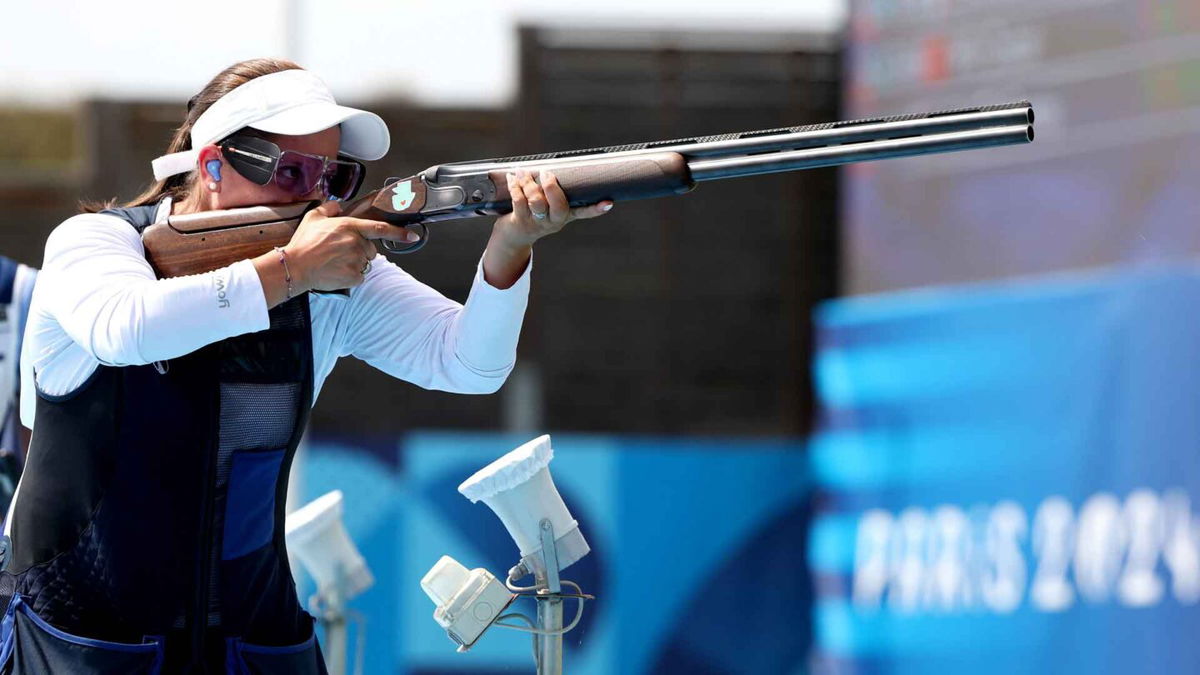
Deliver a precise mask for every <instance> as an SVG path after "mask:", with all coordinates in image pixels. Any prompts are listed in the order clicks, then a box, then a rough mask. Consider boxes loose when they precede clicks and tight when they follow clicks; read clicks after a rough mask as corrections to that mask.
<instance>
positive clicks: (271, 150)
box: [217, 133, 367, 201]
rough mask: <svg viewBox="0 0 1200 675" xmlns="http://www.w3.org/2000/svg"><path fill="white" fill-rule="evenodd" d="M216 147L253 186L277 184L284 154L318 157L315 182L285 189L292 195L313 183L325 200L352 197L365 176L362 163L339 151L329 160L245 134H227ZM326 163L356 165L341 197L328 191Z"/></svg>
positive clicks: (308, 191)
mask: <svg viewBox="0 0 1200 675" xmlns="http://www.w3.org/2000/svg"><path fill="white" fill-rule="evenodd" d="M217 147H218V148H220V149H221V154H222V155H223V156H224V157H225V161H227V162H229V165H230V166H232V167H233V169H234V171H237V172H238V175H240V176H241V177H243V178H245V179H246V180H248V181H250V182H251V183H254V184H256V185H267V184H269V183H271V182H276V185H278V182H277V181H274V179H275V172H276V170H277V169H278V168H279V160H280V159H282V158H283V154H284V153H292V154H295V155H300V156H303V157H310V158H312V159H319V160H321V162H322V165H321V172H320V173H319V174H318V178H317V183H316V184H314V185H312V186H311V187H310V188H309V189H308V190H307V191H305V192H304V193H303V194H296V193H295V192H293V191H291V190H288V192H289V193H291V194H296V196H297V197H303V196H304V195H307V194H308V193H310V192H312V191H313V189H315V188H316V187H317V184H320V185H322V192H323V193H324V195H325V198H326V199H333V200H336V201H347V200H349V199H353V198H354V196H355V195H357V194H358V190H359V188H361V187H362V184H363V181H364V180H366V177H367V167H366V166H365V165H364V164H363V163H362V162H360V161H358V160H356V159H353V158H351V157H346V156H344V155H341V154H339V155H338V156H337V159H330V158H328V157H325V156H323V155H311V154H308V153H306V152H298V151H296V150H281V149H280V148H279V146H278V145H276V144H275V143H272V142H271V141H268V140H267V139H265V138H259V137H258V136H252V135H249V134H245V133H238V134H234V135H232V136H229V137H227V138H225V139H224V140H222V141H221V142H219V143H217ZM330 164H352V165H355V166H357V167H358V179H357V180H356V181H355V183H354V187H353V188H352V189H351V190H350V191H349V193H348V194H347V195H346V196H344V197H343V196H337V197H335V196H332V195H331V194H330V192H329V185H328V183H327V181H325V180H324V178H325V171H326V169H328V168H329V165H330ZM281 189H282V187H281Z"/></svg>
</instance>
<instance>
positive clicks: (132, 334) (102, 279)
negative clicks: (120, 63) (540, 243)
mask: <svg viewBox="0 0 1200 675" xmlns="http://www.w3.org/2000/svg"><path fill="white" fill-rule="evenodd" d="M169 213H170V202H169V200H164V201H163V202H162V203H160V205H159V209H158V211H157V218H156V221H157V222H162V221H164V220H165V218H166V216H167V215H168V214H169ZM529 268H532V263H530V265H529V266H528V268H527V269H526V270H525V272H524V274H523V275H522V276H521V278H520V279H519V280H518V281H517V282H516V283H515V284H514V285H513V286H512V287H510V288H508V289H505V290H500V289H497V288H495V287H493V286H491V285H490V284H488V283H487V282H486V281H484V279H483V266H482V261H481V262H480V264H479V266H478V267H477V269H476V273H475V281H474V284H473V285H472V287H471V292H470V295H469V296H468V298H467V301H466V304H465V305H460V304H459V303H457V302H454V301H453V300H450V299H448V298H446V297H444V296H443V295H441V294H440V293H438V292H437V291H435V290H433V289H432V288H430V287H429V286H426V285H425V284H423V283H421V282H419V281H417V280H416V279H414V278H413V277H412V276H411V275H409V274H408V273H406V272H405V271H404V270H402V269H400V268H399V267H398V266H396V265H395V264H393V263H391V262H389V261H388V260H387V259H386V258H384V257H382V256H379V255H377V256H376V257H375V259H374V260H373V261H372V262H371V269H370V271H369V272H368V273H367V276H366V279H365V280H364V281H363V283H362V284H361V285H359V286H356V287H354V288H353V289H351V291H350V295H349V297H346V296H338V295H327V294H315V293H310V294H309V296H308V298H309V300H308V302H309V313H310V316H311V321H312V333H313V341H312V343H313V379H314V382H313V400H314V401H315V400H316V397H317V394H319V393H320V390H321V385H322V384H323V383H324V381H325V378H326V377H327V376H328V375H329V373H330V371H331V370H333V365H334V363H335V362H336V361H337V359H338V358H339V357H341V356H347V355H353V356H356V357H358V358H360V359H362V360H364V361H366V362H367V363H370V364H371V365H373V366H375V367H376V368H379V369H380V370H382V371H384V372H386V373H388V374H390V375H393V376H394V377H398V378H400V379H403V380H407V381H409V382H412V383H414V384H417V385H419V386H421V387H424V388H426V389H440V390H444V391H453V392H460V393H491V392H494V391H496V390H497V389H499V388H500V385H502V384H503V383H504V380H505V378H506V377H507V376H508V373H509V372H510V371H511V370H512V367H513V365H514V363H515V360H516V348H517V339H518V337H519V334H520V331H521V322H522V320H523V318H524V314H525V307H526V304H527V301H528V294H529V275H530V269H529ZM269 325H270V321H269V318H268V315H267V302H266V297H265V295H264V293H263V289H262V284H261V282H260V280H259V278H258V273H257V272H256V271H255V269H254V265H253V264H252V263H251V262H250V261H249V260H243V261H241V262H237V263H234V264H232V265H230V266H228V267H224V268H221V269H218V270H215V271H212V272H208V273H206V274H199V275H194V276H187V277H177V278H173V279H156V278H155V275H154V272H153V270H152V269H151V268H150V264H149V263H148V262H146V258H145V250H144V249H143V247H142V240H141V237H140V236H139V235H138V233H137V231H136V230H134V229H133V228H132V227H130V225H129V224H128V223H127V222H125V221H124V220H122V219H120V218H118V217H116V216H111V215H102V214H81V215H77V216H74V217H72V218H70V219H68V220H66V221H65V222H63V223H62V224H61V225H59V226H58V227H57V228H55V230H54V232H53V233H52V234H51V235H50V238H49V239H48V240H47V242H46V255H45V259H44V261H43V269H42V272H41V274H39V276H38V283H37V286H36V287H35V289H34V294H33V301H32V305H31V307H30V313H29V319H28V323H27V325H26V329H25V345H24V348H23V350H22V353H21V379H22V382H24V383H32V382H35V381H36V384H37V388H38V389H39V390H40V391H41V392H43V393H44V394H48V395H51V396H63V395H67V394H70V393H72V392H74V391H75V390H76V389H78V388H79V387H80V386H81V385H82V384H84V383H85V382H86V381H87V379H88V377H89V376H91V374H92V373H93V372H95V370H96V369H97V368H98V367H99V366H100V365H110V366H129V365H144V364H149V363H153V362H155V361H166V360H169V359H172V358H176V357H179V356H183V355H185V354H188V353H191V352H193V351H195V350H196V349H199V348H200V347H203V346H204V345H207V344H211V343H213V342H216V341H218V340H223V339H225V338H229V337H233V336H236V335H242V334H244V333H252V332H256V331H260V330H265V329H266V328H268V327H269ZM35 402H36V392H35V391H34V387H33V386H28V385H26V386H23V387H22V388H21V422H22V423H23V424H24V425H25V426H27V427H29V428H33V426H34V408H35Z"/></svg>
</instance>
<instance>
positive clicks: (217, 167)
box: [204, 159, 221, 183]
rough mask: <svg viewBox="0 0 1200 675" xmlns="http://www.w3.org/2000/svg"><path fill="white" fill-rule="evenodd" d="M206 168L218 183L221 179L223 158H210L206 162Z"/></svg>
mask: <svg viewBox="0 0 1200 675" xmlns="http://www.w3.org/2000/svg"><path fill="white" fill-rule="evenodd" d="M204 168H206V169H208V173H209V174H211V175H212V179H213V180H215V181H217V182H218V183H219V182H220V181H221V160H219V159H210V160H208V161H207V162H205V163H204Z"/></svg>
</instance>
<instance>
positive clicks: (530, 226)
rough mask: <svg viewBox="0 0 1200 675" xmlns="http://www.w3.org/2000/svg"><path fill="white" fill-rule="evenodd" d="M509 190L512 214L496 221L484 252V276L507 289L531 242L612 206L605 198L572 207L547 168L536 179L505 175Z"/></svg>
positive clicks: (518, 274) (520, 271)
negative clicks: (590, 203) (600, 200)
mask: <svg viewBox="0 0 1200 675" xmlns="http://www.w3.org/2000/svg"><path fill="white" fill-rule="evenodd" d="M508 192H509V195H511V197H512V205H513V210H512V213H508V214H505V215H503V216H500V218H498V219H497V220H496V224H495V225H493V226H492V237H491V239H489V240H488V245H487V251H485V252H484V254H483V278H484V279H485V280H487V282H488V283H489V284H491V285H492V286H494V287H496V288H508V287H510V286H512V285H513V284H514V283H516V281H517V279H519V278H520V277H521V275H522V274H523V273H524V272H525V267H526V265H528V264H529V256H530V254H531V253H530V252H531V251H532V247H533V242H535V241H537V240H538V239H541V238H542V237H544V236H546V235H548V234H554V233H555V232H558V231H559V230H561V229H563V227H564V226H565V225H566V224H567V223H569V222H571V221H572V220H583V219H585V218H595V217H596V216H602V215H604V214H605V213H608V212H609V210H610V209H612V207H613V203H612V202H611V201H607V200H605V201H602V202H600V203H598V204H592V205H590V206H579V207H576V208H571V204H570V202H568V201H567V195H566V194H565V193H564V192H563V189H562V186H560V185H559V184H558V179H557V178H555V177H554V174H553V173H551V172H549V171H542V172H541V173H540V174H539V175H538V177H537V178H536V179H535V178H534V177H533V174H531V173H529V172H528V171H522V172H520V173H516V174H508Z"/></svg>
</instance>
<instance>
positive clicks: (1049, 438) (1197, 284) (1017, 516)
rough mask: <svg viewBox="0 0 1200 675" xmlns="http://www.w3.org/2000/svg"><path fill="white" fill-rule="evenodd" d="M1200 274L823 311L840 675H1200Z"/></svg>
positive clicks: (834, 627)
mask: <svg viewBox="0 0 1200 675" xmlns="http://www.w3.org/2000/svg"><path fill="white" fill-rule="evenodd" d="M1197 307H1200V270H1197V269H1196V268H1194V267H1191V266H1188V267H1174V268H1169V269H1149V268H1146V269H1137V270H1124V271H1117V272H1111V273H1107V274H1103V275H1096V276H1090V277H1082V276H1079V277H1071V278H1068V277H1061V278H1058V279H1054V280H1049V281H1040V282H1027V283H1023V284H1006V285H993V286H975V287H969V288H958V289H930V290H923V291H918V292H907V293H897V294H888V295H883V296H876V297H867V298H858V299H850V300H844V301H838V302H834V303H830V304H828V305H826V306H824V307H823V308H822V309H821V311H820V312H819V314H818V317H817V320H818V341H819V347H818V355H817V362H816V373H817V376H816V377H817V388H818V392H819V394H818V395H819V397H820V400H821V403H822V408H823V410H822V421H821V427H820V431H819V433H818V434H817V435H816V436H815V437H814V439H813V442H812V447H811V458H812V467H813V475H814V481H815V482H816V483H817V485H818V490H820V491H821V492H822V493H823V496H822V498H821V500H820V503H821V504H822V509H821V511H820V512H819V513H818V515H817V517H816V519H815V521H814V525H813V530H812V533H811V535H810V549H809V560H810V564H811V568H812V571H813V574H814V578H815V582H816V588H817V589H818V597H817V600H816V608H815V630H816V637H815V640H816V646H815V652H816V663H817V664H818V671H819V672H831V673H841V672H854V673H863V672H867V673H896V674H901V673H943V672H971V673H983V674H987V673H1013V672H1022V673H1062V672H1075V673H1080V672H1087V673H1129V672H1183V671H1188V672H1191V671H1194V670H1195V669H1196V668H1197V667H1198V666H1200V641H1197V640H1196V639H1195V635H1196V634H1197V632H1198V631H1200V607H1198V605H1197V603H1198V601H1200V520H1197V518H1196V516H1195V510H1196V507H1195V505H1193V504H1192V502H1193V501H1195V500H1196V498H1197V496H1200V452H1198V450H1200V414H1197V412H1198V407H1200V321H1197V320H1195V318H1194V317H1195V315H1196V308H1197Z"/></svg>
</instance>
